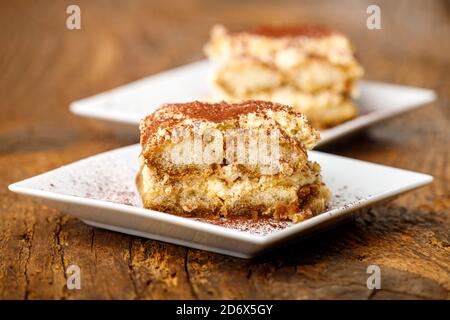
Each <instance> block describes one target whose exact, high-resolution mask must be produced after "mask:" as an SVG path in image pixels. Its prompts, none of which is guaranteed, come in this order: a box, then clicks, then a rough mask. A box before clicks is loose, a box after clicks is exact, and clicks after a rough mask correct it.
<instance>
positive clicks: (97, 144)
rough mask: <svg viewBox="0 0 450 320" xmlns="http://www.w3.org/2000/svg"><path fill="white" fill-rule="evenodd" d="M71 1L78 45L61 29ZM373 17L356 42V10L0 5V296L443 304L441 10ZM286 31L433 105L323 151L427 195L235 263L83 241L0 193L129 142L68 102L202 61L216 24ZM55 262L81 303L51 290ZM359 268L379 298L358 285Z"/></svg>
mask: <svg viewBox="0 0 450 320" xmlns="http://www.w3.org/2000/svg"><path fill="white" fill-rule="evenodd" d="M74 3H75V4H78V5H80V7H81V12H82V29H81V30H79V31H69V30H67V29H66V27H65V19H66V13H65V10H66V7H67V5H69V4H74ZM379 3H380V6H381V10H382V28H383V29H382V30H376V31H369V30H367V29H366V27H365V23H366V22H365V21H366V17H367V15H366V8H367V5H368V4H369V2H366V1H358V2H356V1H340V2H339V3H337V2H332V1H319V2H317V1H305V2H300V1H264V2H262V1H245V2H243V1H237V2H236V1H225V0H224V1H181V0H180V1H165V2H164V4H161V2H159V1H158V2H157V1H154V2H152V1H45V0H44V1H38V2H31V1H2V2H1V3H0V48H1V49H0V70H1V73H0V96H1V101H0V108H1V109H0V110H1V117H0V216H1V218H0V257H1V258H0V298H2V299H76V298H83V299H93V298H96V299H171V298H187V299H191V298H192V299H196V298H206V299H211V298H215V299H221V298H242V299H246V298H288V299H314V298H320V299H322V298H323V299H334V298H351V299H390V298H399V299H423V298H426V299H448V298H450V239H449V230H450V218H449V211H450V190H449V183H450V166H449V159H448V158H449V150H450V122H449V118H450V109H449V100H450V78H449V76H448V75H449V73H450V65H449V60H448V57H449V56H450V48H449V46H450V43H449V41H448V34H449V32H450V11H449V7H448V5H447V2H446V1H426V2H425V1H389V2H388V1H386V2H379ZM298 21H304V22H321V23H324V22H326V23H327V24H329V25H330V26H332V27H336V28H338V29H340V30H342V31H344V32H346V33H348V34H349V35H350V36H351V38H352V39H353V41H354V43H355V46H356V48H357V50H358V53H359V57H360V59H361V61H362V63H363V64H364V66H365V68H366V78H368V79H372V80H380V81H387V82H394V83H402V84H407V85H415V86H423V87H428V88H433V89H435V90H436V91H437V92H438V94H439V100H438V101H437V102H436V103H433V104H430V105H428V106H426V107H424V108H422V109H420V110H417V111H414V112H411V113H409V114H407V115H403V116H401V117H398V118H396V119H393V120H390V121H387V122H385V123H383V124H380V125H378V126H376V127H374V128H372V129H370V130H368V131H367V132H365V133H362V134H360V135H358V136H356V137H353V138H351V139H347V140H345V141H343V142H341V143H339V144H336V145H334V146H333V147H328V148H327V149H325V151H327V152H331V153H335V154H340V155H344V156H349V157H353V158H357V159H363V160H368V161H372V162H376V163H382V164H386V165H391V166H396V167H402V168H405V169H410V170H416V171H420V172H424V173H429V174H432V175H433V176H434V177H435V182H434V183H433V184H432V185H431V186H428V187H426V188H422V189H420V190H417V191H414V192H410V193H408V194H406V195H404V196H402V197H400V198H398V199H396V200H394V201H392V202H390V203H387V204H382V205H378V206H375V207H373V208H371V209H370V210H369V211H368V212H366V213H364V214H361V215H360V216H358V217H357V218H356V219H355V220H354V221H351V222H349V223H347V224H345V225H342V226H340V227H337V228H335V229H333V230H330V231H328V232H325V233H322V234H320V235H317V236H314V237H312V238H309V239H306V240H304V241H301V242H299V243H296V244H293V245H290V246H288V247H286V248H284V249H281V250H278V251H276V252H274V253H271V254H269V255H266V256H263V257H260V258H257V259H254V260H250V261H248V260H241V259H237V258H231V257H227V256H223V255H219V254H213V253H208V252H204V251H200V250H193V249H187V248H184V247H180V246H176V245H171V244H167V243H161V242H157V241H152V240H147V239H142V238H137V237H131V236H127V235H122V234H118V233H113V232H109V231H105V230H101V229H95V228H92V227H89V226H87V225H85V224H83V223H82V222H81V221H79V220H77V219H74V218H72V217H70V216H68V215H66V214H65V213H64V212H59V211H57V210H54V209H51V208H48V207H45V206H42V205H40V204H39V203H38V202H35V201H32V200H30V199H28V198H25V197H21V196H18V195H16V194H13V193H11V192H9V191H8V190H7V185H8V184H10V183H12V182H15V181H18V180H21V179H24V178H27V177H30V176H33V175H35V174H38V173H41V172H45V171H47V170H49V169H52V168H56V167H58V166H61V165H63V164H66V163H70V162H72V161H75V160H78V159H81V158H84V157H86V156H89V155H93V154H95V153H98V152H101V151H105V150H110V149H113V148H116V147H120V146H124V145H126V144H129V143H130V142H131V141H129V140H125V139H123V138H120V137H118V136H116V135H115V134H114V133H113V132H111V131H109V129H107V128H106V127H103V126H102V125H101V124H99V123H96V122H94V121H90V120H86V119H81V118H77V117H75V116H73V115H71V114H70V113H69V111H68V104H69V103H70V102H71V101H73V100H76V99H79V98H83V97H86V96H89V95H92V94H95V93H98V92H101V91H104V90H107V89H110V88H113V87H115V86H118V85H122V84H125V83H127V82H130V81H132V80H135V79H139V78H141V77H143V76H147V75H149V74H152V73H154V72H158V71H161V70H164V69H167V68H170V67H174V66H178V65H181V64H184V63H187V62H191V61H195V60H197V59H200V58H202V56H203V55H202V50H201V49H202V46H203V44H204V42H205V41H206V39H207V37H208V31H209V28H210V27H211V26H212V25H213V24H214V23H216V22H222V23H225V24H226V25H228V26H229V27H230V28H232V29H241V28H246V27H250V26H254V25H257V24H261V23H281V22H282V23H296V22H298ZM174 90H176V88H174ZM361 183H364V181H361ZM70 264H77V265H79V266H80V268H81V275H82V289H81V290H68V289H67V288H66V276H65V272H64V270H65V268H66V267H67V266H69V265H70ZM371 264H377V265H379V266H380V267H381V271H382V290H377V291H371V290H368V289H367V287H366V280H367V276H368V275H367V274H366V268H367V266H368V265H371Z"/></svg>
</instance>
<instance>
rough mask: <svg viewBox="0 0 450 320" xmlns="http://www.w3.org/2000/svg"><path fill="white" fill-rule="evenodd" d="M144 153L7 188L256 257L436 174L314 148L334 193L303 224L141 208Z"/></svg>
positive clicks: (99, 221)
mask: <svg viewBox="0 0 450 320" xmlns="http://www.w3.org/2000/svg"><path fill="white" fill-rule="evenodd" d="M139 152H140V146H138V145H133V146H129V147H124V148H120V149H116V150H112V151H109V152H105V153H102V154H99V155H96V156H92V157H89V158H86V159H84V160H80V161H77V162H74V163H72V164H69V165H67V166H63V167H61V168H58V169H55V170H52V171H49V172H47V173H44V174H41V175H38V176H36V177H33V178H30V179H26V180H23V181H20V182H17V183H14V184H12V185H10V186H9V189H10V190H11V191H13V192H17V193H21V194H25V195H29V196H32V197H35V198H39V199H41V200H42V201H43V202H44V203H45V204H47V205H49V206H53V207H56V208H58V209H60V210H62V211H64V212H65V213H68V214H71V215H74V216H75V217H78V218H79V219H81V220H83V221H85V222H86V223H88V224H90V225H93V226H96V227H100V228H105V229H109V230H113V231H118V232H124V233H128V234H132V235H136V236H141V237H146V238H151V239H156V240H160V241H166V242H170V243H175V244H179V245H184V246H188V247H192V248H197V249H204V250H208V251H214V252H219V253H222V254H227V255H232V256H236V257H242V258H251V257H254V256H256V255H260V254H262V253H264V252H265V251H268V250H271V249H274V248H276V247H278V246H281V245H283V244H286V243H287V242H288V241H290V240H294V239H298V237H300V236H305V235H307V234H309V233H311V232H313V231H317V230H320V229H324V228H328V227H330V226H332V225H334V224H336V223H337V222H339V221H341V220H343V219H344V218H347V217H349V216H350V215H351V213H352V212H354V211H355V210H356V209H360V208H363V207H366V206H368V205H370V204H373V203H375V202H378V201H381V200H386V199H389V198H391V197H393V196H396V195H399V194H402V193H404V192H406V191H409V190H412V189H415V188H418V187H420V186H423V185H426V184H428V183H431V181H432V180H433V178H432V177H431V176H429V175H425V174H420V173H415V172H411V171H406V170H401V169H396V168H391V167H386V166H382V165H377V164H372V163H369V162H364V161H359V160H353V159H349V158H344V157H339V156H335V155H330V154H326V153H321V152H314V151H312V152H310V153H309V156H310V159H311V160H314V161H317V162H318V163H320V165H321V166H322V175H323V178H324V181H325V183H326V184H327V185H328V187H329V188H330V190H331V191H332V193H333V199H332V201H331V204H330V207H329V210H328V211H326V212H324V213H322V214H319V215H317V216H315V217H313V218H310V219H308V220H305V221H303V222H301V223H298V224H292V223H289V222H280V221H276V220H263V221H261V222H254V221H253V220H251V219H246V218H243V219H238V220H234V219H218V220H209V221H208V220H200V219H190V218H183V217H178V216H174V215H171V214H167V213H163V212H157V211H153V210H148V209H144V208H143V207H142V203H141V200H140V197H139V194H138V192H137V190H136V186H135V176H136V173H137V170H138V161H137V158H138V154H139ZM299 245H301V244H299Z"/></svg>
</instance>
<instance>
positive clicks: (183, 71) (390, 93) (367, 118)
mask: <svg viewBox="0 0 450 320" xmlns="http://www.w3.org/2000/svg"><path fill="white" fill-rule="evenodd" d="M209 70H210V64H209V62H208V61H207V60H202V61H199V62H194V63H191V64H188V65H185V66H182V67H178V68H175V69H172V70H169V71H165V72H162V73H159V74H156V75H152V76H150V77H147V78H144V79H141V80H138V81H135V82H132V83H130V84H127V85H124V86H121V87H119V88H116V89H113V90H110V91H107V92H104V93H101V94H98V95H95V96H92V97H89V98H85V99H82V100H79V101H75V102H73V103H72V104H71V106H70V110H71V111H72V112H73V113H75V114H77V115H80V116H84V117H88V118H95V119H98V120H102V121H104V122H107V123H109V124H110V125H112V126H114V127H115V128H116V129H118V130H119V131H121V132H126V133H131V134H134V135H137V134H138V123H139V121H140V119H142V118H144V117H145V116H146V115H148V114H150V113H152V112H153V111H154V109H155V108H157V107H159V106H160V105H161V104H163V103H167V102H187V101H192V100H198V99H202V98H205V97H208V96H209V95H210V94H209V93H210V87H209V85H208V81H207V79H208V74H209ZM359 87H360V97H359V98H358V99H357V101H356V102H357V104H358V106H359V112H360V114H359V116H358V117H357V118H355V119H353V120H350V121H347V122H345V123H343V124H341V125H338V126H336V127H334V128H332V129H328V130H324V131H323V132H322V133H321V136H322V139H321V141H320V143H319V145H324V144H326V143H329V142H331V141H333V140H335V139H337V138H340V137H342V136H345V135H348V134H350V133H352V132H355V131H357V130H360V129H362V128H366V127H368V126H370V125H372V124H374V123H377V122H380V121H382V120H384V119H387V118H391V117H393V116H395V115H398V114H401V113H404V112H406V111H409V110H412V109H415V108H418V107H420V106H422V105H424V104H427V103H430V102H432V101H434V100H435V99H436V95H435V93H434V91H432V90H428V89H421V88H415V87H408V86H401V85H395V84H387V83H382V82H373V81H360V84H359Z"/></svg>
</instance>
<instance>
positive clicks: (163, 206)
mask: <svg viewBox="0 0 450 320" xmlns="http://www.w3.org/2000/svg"><path fill="white" fill-rule="evenodd" d="M140 132H141V141H140V142H141V146H142V153H141V155H140V164H141V170H140V172H139V174H138V176H137V179H136V181H137V186H138V189H139V192H140V194H141V196H142V199H143V203H144V206H145V207H146V208H150V209H154V210H158V211H163V212H168V213H172V214H176V215H182V216H191V217H219V216H227V217H232V216H233V215H246V216H249V217H253V218H257V217H260V216H269V217H274V218H276V219H289V220H291V221H294V222H298V221H301V220H304V219H306V218H308V217H311V216H313V215H316V214H318V213H320V212H322V211H324V210H325V208H326V205H327V201H328V199H329V197H330V192H329V190H328V188H327V187H326V186H325V185H324V183H323V182H322V178H321V176H320V166H319V165H318V164H317V163H314V162H311V161H308V155H307V149H310V148H311V147H313V145H314V144H315V143H316V142H317V141H318V139H319V134H318V132H317V131H315V130H314V129H313V128H311V126H310V125H309V124H308V121H307V119H306V117H305V116H304V115H302V114H300V113H297V112H295V111H293V110H292V108H290V107H288V106H284V105H281V104H276V103H271V102H264V101H252V100H250V101H243V102H240V103H232V104H229V103H225V102H220V103H203V102H191V103H183V104H167V105H163V106H162V107H161V108H159V109H158V110H157V111H156V112H155V113H153V114H151V115H149V116H148V117H147V118H145V119H144V120H142V122H141V124H140Z"/></svg>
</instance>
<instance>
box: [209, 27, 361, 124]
mask: <svg viewBox="0 0 450 320" xmlns="http://www.w3.org/2000/svg"><path fill="white" fill-rule="evenodd" d="M205 52H206V54H207V55H208V56H209V58H210V60H211V61H212V62H213V66H214V67H213V75H212V83H213V88H214V91H215V96H216V98H218V99H225V100H231V101H239V100H243V99H260V100H270V101H275V102H279V103H283V104H288V105H292V106H293V107H294V108H295V110H296V111H298V112H302V113H305V114H306V115H307V116H308V119H309V120H310V121H311V123H312V125H313V126H314V127H315V128H319V129H322V128H327V127H331V126H334V125H336V124H339V123H341V122H344V121H346V120H349V119H351V118H353V117H355V116H356V114H357V109H356V107H355V105H354V104H353V102H352V99H351V98H352V97H353V96H355V94H356V90H355V89H356V88H355V83H356V80H357V79H359V78H360V77H361V76H362V74H363V69H362V67H361V66H360V65H359V63H358V62H357V61H356V59H355V56H354V51H353V48H352V46H351V44H350V41H349V40H348V38H347V37H345V36H344V35H343V34H341V33H339V32H336V31H333V30H330V29H327V28H325V27H312V26H297V27H263V28H259V29H256V30H254V31H248V32H237V33H231V32H228V31H227V30H226V29H225V28H224V27H223V26H215V27H214V28H213V29H212V31H211V39H210V41H209V43H208V44H207V45H206V47H205Z"/></svg>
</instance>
